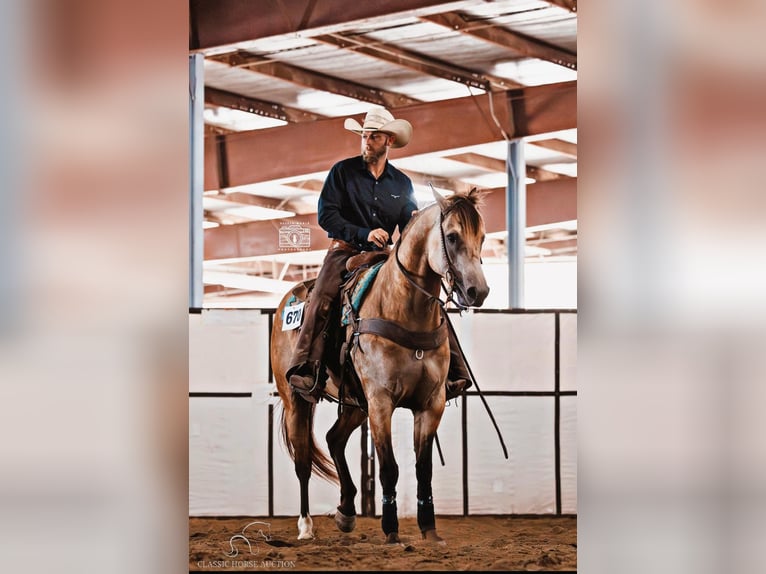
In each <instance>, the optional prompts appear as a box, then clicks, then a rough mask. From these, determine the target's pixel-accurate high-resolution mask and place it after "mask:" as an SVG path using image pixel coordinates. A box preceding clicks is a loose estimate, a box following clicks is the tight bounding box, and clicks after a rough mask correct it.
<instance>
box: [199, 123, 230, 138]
mask: <svg viewBox="0 0 766 574" xmlns="http://www.w3.org/2000/svg"><path fill="white" fill-rule="evenodd" d="M235 133H237V130H230V129H229V128H222V127H221V126H216V125H213V124H205V135H206V136H222V135H226V134H235Z"/></svg>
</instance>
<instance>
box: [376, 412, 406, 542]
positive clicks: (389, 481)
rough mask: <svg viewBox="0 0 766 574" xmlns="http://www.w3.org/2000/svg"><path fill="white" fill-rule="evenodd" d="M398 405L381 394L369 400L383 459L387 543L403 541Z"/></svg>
mask: <svg viewBox="0 0 766 574" xmlns="http://www.w3.org/2000/svg"><path fill="white" fill-rule="evenodd" d="M393 411H394V406H393V405H392V404H391V401H390V399H388V398H387V397H386V398H382V399H378V398H377V397H375V398H371V399H370V401H369V417H370V433H371V434H372V440H373V441H374V442H375V452H376V453H377V455H378V460H379V461H380V484H381V486H382V487H383V505H382V516H381V519H380V522H381V527H382V528H383V534H385V535H386V543H389V544H392V543H396V542H400V539H399V518H398V516H397V513H396V483H397V482H398V480H399V466H398V465H397V464H396V458H395V457H394V449H393V444H392V443H391V415H392V414H393Z"/></svg>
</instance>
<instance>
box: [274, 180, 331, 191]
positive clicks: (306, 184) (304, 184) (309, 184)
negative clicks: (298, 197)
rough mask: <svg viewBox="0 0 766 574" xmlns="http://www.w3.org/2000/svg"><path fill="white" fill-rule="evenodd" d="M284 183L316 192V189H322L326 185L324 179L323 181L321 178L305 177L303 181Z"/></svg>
mask: <svg viewBox="0 0 766 574" xmlns="http://www.w3.org/2000/svg"><path fill="white" fill-rule="evenodd" d="M282 185H288V186H290V187H296V188H298V189H302V190H303V191H306V192H314V191H322V188H323V187H324V181H321V180H319V179H304V180H301V181H293V182H290V183H283V184H282Z"/></svg>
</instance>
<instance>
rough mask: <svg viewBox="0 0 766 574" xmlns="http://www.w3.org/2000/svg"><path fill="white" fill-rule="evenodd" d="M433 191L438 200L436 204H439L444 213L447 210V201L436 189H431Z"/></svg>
mask: <svg viewBox="0 0 766 574" xmlns="http://www.w3.org/2000/svg"><path fill="white" fill-rule="evenodd" d="M431 191H432V192H433V194H434V199H435V200H436V203H438V204H439V208H440V209H441V210H442V211H444V210H445V209H446V208H447V200H446V199H444V196H443V195H441V194H440V193H439V192H438V191H436V189H435V188H433V187H432V188H431Z"/></svg>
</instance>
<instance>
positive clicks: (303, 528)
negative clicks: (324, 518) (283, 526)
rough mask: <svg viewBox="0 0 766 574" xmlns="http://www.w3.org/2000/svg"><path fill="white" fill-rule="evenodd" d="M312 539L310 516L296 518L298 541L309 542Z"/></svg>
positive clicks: (312, 529) (312, 524)
mask: <svg viewBox="0 0 766 574" xmlns="http://www.w3.org/2000/svg"><path fill="white" fill-rule="evenodd" d="M312 538H314V521H313V520H311V516H310V515H308V514H307V515H306V518H304V517H303V516H299V517H298V540H310V539H312Z"/></svg>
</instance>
